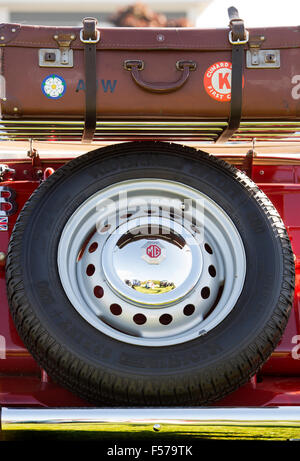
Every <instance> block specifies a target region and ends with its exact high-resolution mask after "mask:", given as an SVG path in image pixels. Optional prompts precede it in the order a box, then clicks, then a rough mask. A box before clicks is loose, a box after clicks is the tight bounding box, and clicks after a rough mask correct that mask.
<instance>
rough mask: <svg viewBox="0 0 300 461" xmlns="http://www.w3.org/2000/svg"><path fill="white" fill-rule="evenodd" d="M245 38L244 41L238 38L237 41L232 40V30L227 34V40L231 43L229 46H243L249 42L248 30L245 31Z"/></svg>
mask: <svg viewBox="0 0 300 461" xmlns="http://www.w3.org/2000/svg"><path fill="white" fill-rule="evenodd" d="M245 34H246V38H245V39H244V40H240V39H239V38H238V39H237V40H232V30H231V31H230V32H229V37H228V40H229V42H230V43H231V45H245V44H246V43H248V41H249V32H248V30H245Z"/></svg>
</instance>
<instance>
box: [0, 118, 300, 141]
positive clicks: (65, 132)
mask: <svg viewBox="0 0 300 461" xmlns="http://www.w3.org/2000/svg"><path fill="white" fill-rule="evenodd" d="M227 126H228V123H227V122H226V121H141V120H139V121H137V120H132V121H128V120H126V121H109V120H108V121H99V120H98V121H97V123H96V130H95V135H94V138H93V140H94V141H95V142H97V141H108V140H109V141H124V140H125V141H130V140H146V139H151V140H165V141H172V140H174V141H198V142H211V143H215V142H217V141H218V139H219V137H220V136H221V134H222V133H223V132H224V130H225V129H226V128H227ZM83 130H84V121H83V120H76V121H75V120H73V121H64V120H42V121H41V120H24V119H23V120H1V121H0V141H26V140H28V139H34V140H36V141H56V142H58V141H69V142H70V141H74V142H78V141H81V139H82V133H83ZM253 138H256V140H257V141H298V142H299V141H300V120H299V121H274V120H272V121H241V123H240V126H239V129H238V130H237V131H236V132H235V133H234V134H233V135H232V136H231V137H230V138H229V139H228V142H251V141H252V139H253Z"/></svg>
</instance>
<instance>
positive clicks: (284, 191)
mask: <svg viewBox="0 0 300 461" xmlns="http://www.w3.org/2000/svg"><path fill="white" fill-rule="evenodd" d="M219 149H220V148H219ZM226 150H227V151H228V153H227V154H226V151H225V154H222V155H221V156H222V158H224V159H225V160H227V161H229V162H230V163H233V164H235V165H236V166H237V167H238V168H242V161H243V158H244V156H243V155H240V154H232V152H234V148H233V149H230V148H229V147H227V149H226ZM244 153H245V152H244ZM216 155H220V154H218V153H217V154H216ZM3 157H4V158H3V159H1V158H0V164H5V165H7V166H8V167H9V168H11V169H13V170H15V173H9V172H8V173H5V174H4V175H3V180H2V182H0V194H1V201H0V205H1V217H2V218H4V219H2V220H1V223H2V224H1V226H2V227H1V231H0V252H2V253H4V254H5V253H6V252H7V247H8V243H9V239H10V235H11V232H12V229H13V227H14V224H15V222H16V219H17V218H18V214H19V212H20V210H21V209H22V207H23V205H24V204H25V202H26V201H27V200H28V198H29V197H30V195H31V194H32V193H33V192H34V190H35V189H36V188H37V187H38V186H39V184H40V181H42V180H46V178H47V176H48V175H49V174H51V173H52V172H53V171H55V170H56V169H57V168H59V167H60V166H61V165H62V164H64V163H65V162H67V161H68V159H66V158H61V157H60V156H59V155H57V157H53V156H52V157H51V158H45V157H42V159H39V158H37V159H35V161H32V160H31V159H29V158H26V156H25V155H24V157H23V159H20V158H18V159H16V158H14V157H13V158H11V159H10V158H9V155H5V156H3ZM251 176H252V179H253V181H254V182H256V183H257V184H258V185H259V186H260V188H261V189H262V190H263V191H264V192H265V193H266V195H267V196H268V197H269V198H270V199H271V201H272V202H273V204H274V205H275V207H276V208H277V210H278V211H279V213H280V215H281V217H282V219H283V221H284V223H285V226H286V228H287V231H288V234H289V237H290V240H291V243H292V248H293V252H294V255H295V263H296V290H295V297H294V305H293V310H292V313H291V316H290V319H289V322H288V326H287V328H286V330H285V333H284V335H283V337H282V340H281V342H280V343H279V345H278V346H277V348H276V350H275V351H274V353H273V354H272V356H271V358H270V359H269V360H268V361H267V363H265V365H264V366H263V368H262V369H261V371H260V373H259V374H258V375H256V376H255V377H254V378H252V379H251V381H249V382H248V383H247V384H246V385H244V386H243V387H241V388H240V389H239V390H237V391H236V392H234V393H232V394H230V395H229V396H227V397H226V398H224V399H222V400H221V401H218V402H217V403H215V406H216V407H222V408H224V407H239V408H240V407H243V408H244V407H245V408H246V407H259V408H263V407H278V406H280V407H282V406H283V407H284V406H288V407H291V406H295V407H300V213H299V203H300V157H298V155H297V154H294V153H291V154H286V153H283V154H280V155H278V154H276V155H273V156H272V155H270V154H268V155H264V154H263V155H259V156H258V157H256V158H255V159H254V163H253V166H252V172H251ZM6 221H7V222H6ZM1 264H2V265H1V268H0V407H6V408H10V407H22V408H24V407H26V408H58V407H63V408H66V407H68V408H74V407H75V408H78V407H91V404H89V403H88V402H85V401H83V400H82V399H80V398H79V397H77V396H75V395H73V394H72V393H70V392H69V391H67V390H65V389H64V388H62V387H61V386H59V385H58V384H56V383H54V382H53V381H52V380H51V379H50V378H49V376H48V375H47V374H46V372H45V371H43V370H42V369H41V368H40V367H39V366H38V364H37V363H36V362H35V360H34V359H33V357H32V356H31V355H30V353H29V352H28V351H27V349H26V348H25V347H24V345H23V343H22V341H21V340H20V338H19V336H18V333H17V331H16V328H15V326H14V323H13V321H12V318H11V315H10V311H9V306H8V301H7V296H6V281H5V261H4V260H2V262H1ZM262 277H263V274H262ZM249 315H251V312H249Z"/></svg>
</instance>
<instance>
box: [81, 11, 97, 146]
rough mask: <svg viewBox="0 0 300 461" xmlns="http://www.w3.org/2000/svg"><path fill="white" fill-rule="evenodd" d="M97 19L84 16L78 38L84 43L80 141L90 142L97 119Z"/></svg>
mask: <svg viewBox="0 0 300 461" xmlns="http://www.w3.org/2000/svg"><path fill="white" fill-rule="evenodd" d="M96 26H97V19H95V18H85V19H84V20H83V29H82V31H81V35H80V39H81V41H82V42H83V43H84V67H85V114H84V130H83V134H82V142H84V143H90V142H92V140H93V137H94V134H95V130H96V121H97V105H96V94H97V80H96V44H97V42H98V41H99V37H100V35H99V31H97V27H96Z"/></svg>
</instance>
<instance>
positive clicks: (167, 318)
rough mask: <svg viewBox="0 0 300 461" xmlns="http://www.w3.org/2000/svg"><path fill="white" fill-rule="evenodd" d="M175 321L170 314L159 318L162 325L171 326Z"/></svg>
mask: <svg viewBox="0 0 300 461" xmlns="http://www.w3.org/2000/svg"><path fill="white" fill-rule="evenodd" d="M172 320H173V317H172V315H170V314H163V315H161V316H160V317H159V321H160V323H161V324H162V325H169V323H171V322H172Z"/></svg>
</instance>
